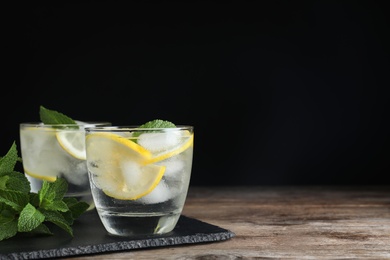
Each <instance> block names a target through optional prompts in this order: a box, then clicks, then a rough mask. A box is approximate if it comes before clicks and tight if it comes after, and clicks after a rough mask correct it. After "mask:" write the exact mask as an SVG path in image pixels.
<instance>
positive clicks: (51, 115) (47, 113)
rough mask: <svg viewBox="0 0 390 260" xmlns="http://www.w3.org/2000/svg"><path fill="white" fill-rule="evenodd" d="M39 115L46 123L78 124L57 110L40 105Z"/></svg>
mask: <svg viewBox="0 0 390 260" xmlns="http://www.w3.org/2000/svg"><path fill="white" fill-rule="evenodd" d="M39 116H40V119H41V121H42V123H44V124H50V125H56V124H76V122H75V121H74V120H73V119H72V118H70V117H68V116H66V115H64V114H62V113H60V112H57V111H55V110H51V109H47V108H45V107H43V106H40V107H39Z"/></svg>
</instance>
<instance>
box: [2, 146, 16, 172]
mask: <svg viewBox="0 0 390 260" xmlns="http://www.w3.org/2000/svg"><path fill="white" fill-rule="evenodd" d="M18 158H19V157H18V151H17V149H16V143H15V141H14V142H13V143H12V145H11V148H10V149H9V150H8V152H7V154H6V155H5V156H4V157H2V158H1V159H0V176H3V175H5V174H7V173H9V172H12V171H13V170H14V167H15V165H16V162H17V161H18Z"/></svg>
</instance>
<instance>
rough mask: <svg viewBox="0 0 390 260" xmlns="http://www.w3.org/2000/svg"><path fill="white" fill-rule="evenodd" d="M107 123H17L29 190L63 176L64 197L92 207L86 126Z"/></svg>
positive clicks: (34, 190) (38, 188)
mask: <svg viewBox="0 0 390 260" xmlns="http://www.w3.org/2000/svg"><path fill="white" fill-rule="evenodd" d="M109 125H111V123H109V122H79V121H77V125H71V124H69V125H65V124H56V125H48V124H43V123H40V122H32V123H21V124H20V128H19V130H20V132H19V134H20V149H21V156H22V160H23V168H24V172H25V175H26V176H27V178H28V180H29V181H30V184H31V191H32V192H38V191H39V190H40V189H41V187H42V182H43V180H47V181H54V180H55V179H56V178H57V177H62V178H64V179H66V180H67V182H68V192H67V194H66V195H65V196H68V197H75V198H76V199H78V200H82V201H85V202H87V203H89V204H90V207H89V208H88V210H91V209H93V208H94V203H93V199H92V195H91V189H90V185H89V180H88V170H87V163H86V152H85V127H93V126H109Z"/></svg>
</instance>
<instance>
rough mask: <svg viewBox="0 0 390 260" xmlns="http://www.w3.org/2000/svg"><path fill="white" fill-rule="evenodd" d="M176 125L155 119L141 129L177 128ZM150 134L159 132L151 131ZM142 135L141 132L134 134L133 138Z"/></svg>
mask: <svg viewBox="0 0 390 260" xmlns="http://www.w3.org/2000/svg"><path fill="white" fill-rule="evenodd" d="M175 127H176V125H175V124H174V123H172V122H169V121H166V120H161V119H155V120H152V121H149V122H147V123H145V124H143V125H141V126H139V128H175ZM150 132H157V131H150ZM140 135H141V132H134V133H133V137H138V136H140ZM133 142H135V143H136V142H137V140H133Z"/></svg>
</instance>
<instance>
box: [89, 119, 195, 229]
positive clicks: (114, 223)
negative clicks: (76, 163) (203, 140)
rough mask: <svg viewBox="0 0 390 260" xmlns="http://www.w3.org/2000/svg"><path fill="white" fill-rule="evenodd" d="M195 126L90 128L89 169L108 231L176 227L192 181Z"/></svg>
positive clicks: (103, 221)
mask: <svg viewBox="0 0 390 260" xmlns="http://www.w3.org/2000/svg"><path fill="white" fill-rule="evenodd" d="M193 144H194V129H193V127H192V126H176V128H139V127H138V126H112V127H95V128H87V129H86V151H87V167H88V171H89V179H90V184H91V190H92V195H93V198H94V200H95V206H96V209H97V212H98V214H99V217H100V219H101V221H102V223H103V225H104V227H105V228H106V230H107V231H108V233H109V234H112V235H118V236H136V235H152V234H164V233H168V232H170V231H172V230H173V229H174V228H175V226H176V224H177V221H178V220H179V218H180V215H181V212H182V210H183V207H184V203H185V200H186V197H187V192H188V188H189V183H190V176H191V169H192V160H193Z"/></svg>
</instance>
